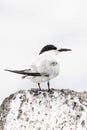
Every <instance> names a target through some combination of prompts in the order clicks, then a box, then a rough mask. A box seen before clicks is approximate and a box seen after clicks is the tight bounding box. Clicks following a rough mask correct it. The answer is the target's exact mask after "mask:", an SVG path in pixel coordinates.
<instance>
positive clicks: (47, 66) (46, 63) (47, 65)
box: [29, 53, 59, 83]
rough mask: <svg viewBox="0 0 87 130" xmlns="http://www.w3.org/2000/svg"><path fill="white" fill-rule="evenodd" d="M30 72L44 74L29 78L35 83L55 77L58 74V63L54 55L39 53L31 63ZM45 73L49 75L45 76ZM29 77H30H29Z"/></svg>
mask: <svg viewBox="0 0 87 130" xmlns="http://www.w3.org/2000/svg"><path fill="white" fill-rule="evenodd" d="M31 70H32V72H38V73H42V74H44V75H43V76H38V77H33V76H32V77H31V80H32V81H33V82H36V83H40V82H46V81H49V80H51V79H52V78H55V77H56V76H57V75H58V74H59V64H58V62H57V60H56V57H55V56H52V55H48V54H46V53H44V54H41V55H39V57H38V58H37V59H36V61H34V62H33V64H32V65H31ZM45 74H47V75H49V76H45ZM29 78H30V77H29Z"/></svg>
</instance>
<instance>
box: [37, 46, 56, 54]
mask: <svg viewBox="0 0 87 130" xmlns="http://www.w3.org/2000/svg"><path fill="white" fill-rule="evenodd" d="M50 50H57V47H55V46H54V45H51V44H50V45H46V46H44V47H43V48H42V49H41V51H40V53H39V54H42V53H43V52H46V51H50Z"/></svg>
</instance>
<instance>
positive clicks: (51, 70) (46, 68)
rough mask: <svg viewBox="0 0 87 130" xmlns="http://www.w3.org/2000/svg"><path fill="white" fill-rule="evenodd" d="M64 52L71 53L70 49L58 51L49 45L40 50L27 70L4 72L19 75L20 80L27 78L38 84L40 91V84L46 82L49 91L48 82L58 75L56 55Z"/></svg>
mask: <svg viewBox="0 0 87 130" xmlns="http://www.w3.org/2000/svg"><path fill="white" fill-rule="evenodd" d="M64 51H71V49H66V48H60V49H58V48H57V47H56V46H54V45H52V44H49V45H46V46H44V47H43V48H42V49H41V51H40V53H39V55H38V57H37V58H36V60H34V62H32V64H31V65H30V66H29V69H24V70H9V69H5V70H6V71H9V72H13V73H17V74H21V75H22V78H29V79H30V80H31V81H32V82H34V83H37V84H38V86H39V89H40V90H41V87H40V83H42V82H47V85H48V90H50V80H51V79H53V78H55V77H56V76H58V74H59V63H58V60H57V55H58V54H59V53H61V52H64Z"/></svg>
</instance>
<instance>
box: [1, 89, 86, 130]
mask: <svg viewBox="0 0 87 130" xmlns="http://www.w3.org/2000/svg"><path fill="white" fill-rule="evenodd" d="M0 130H87V93H86V92H82V93H78V92H75V91H71V90H55V89H52V90H51V91H49V92H48V91H47V90H42V91H39V90H36V89H31V90H22V91H19V92H16V93H15V94H12V95H10V96H9V97H8V98H6V99H5V100H4V101H3V103H2V104H1V106H0Z"/></svg>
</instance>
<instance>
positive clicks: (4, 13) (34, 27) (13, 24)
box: [0, 0, 87, 103]
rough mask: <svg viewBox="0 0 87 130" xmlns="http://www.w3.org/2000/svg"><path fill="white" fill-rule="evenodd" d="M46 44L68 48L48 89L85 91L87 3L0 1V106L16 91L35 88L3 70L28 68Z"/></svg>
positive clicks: (78, 0) (86, 0)
mask: <svg viewBox="0 0 87 130" xmlns="http://www.w3.org/2000/svg"><path fill="white" fill-rule="evenodd" d="M46 44H54V45H56V46H58V47H59V48H61V47H64V48H71V49H72V52H67V53H62V54H59V56H58V58H59V63H60V74H59V76H58V77H57V78H55V79H53V80H52V81H51V87H54V88H58V89H61V88H64V89H66V88H69V89H73V90H76V91H86V89H87V0H4V1H3V0H0V103H1V102H2V100H3V99H4V98H5V97H7V96H8V95H9V94H11V93H14V92H16V91H18V90H20V89H30V88H31V87H35V88H37V84H34V83H32V82H31V81H30V80H27V79H26V80H22V79H21V76H20V75H16V74H12V73H8V72H5V71H4V69H6V68H7V69H26V68H28V66H29V65H30V63H31V62H32V61H33V60H34V59H35V57H37V55H38V53H39V51H40V49H41V48H42V47H43V46H44V45H46ZM43 87H44V88H47V86H46V84H42V88H43Z"/></svg>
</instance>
